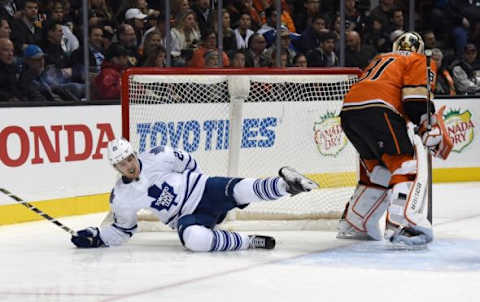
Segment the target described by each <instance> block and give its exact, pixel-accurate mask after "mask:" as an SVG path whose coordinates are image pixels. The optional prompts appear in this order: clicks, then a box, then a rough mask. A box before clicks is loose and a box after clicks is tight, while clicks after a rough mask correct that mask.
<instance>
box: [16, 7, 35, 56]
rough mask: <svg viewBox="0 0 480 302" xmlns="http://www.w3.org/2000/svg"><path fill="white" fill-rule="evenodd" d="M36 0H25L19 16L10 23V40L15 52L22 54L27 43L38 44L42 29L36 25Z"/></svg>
mask: <svg viewBox="0 0 480 302" xmlns="http://www.w3.org/2000/svg"><path fill="white" fill-rule="evenodd" d="M37 18H38V1H37V0H26V1H25V2H24V4H23V7H22V14H21V17H19V18H16V19H15V20H14V22H13V23H12V24H11V25H12V35H11V36H12V41H13V44H14V45H15V53H16V54H17V55H22V53H23V50H24V49H25V47H27V45H28V44H37V45H38V44H40V42H41V41H42V29H41V28H40V27H39V26H38V25H37V23H36V21H37Z"/></svg>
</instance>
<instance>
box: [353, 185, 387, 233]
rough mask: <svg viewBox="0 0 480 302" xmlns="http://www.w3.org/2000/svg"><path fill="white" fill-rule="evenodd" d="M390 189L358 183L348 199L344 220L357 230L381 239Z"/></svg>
mask: <svg viewBox="0 0 480 302" xmlns="http://www.w3.org/2000/svg"><path fill="white" fill-rule="evenodd" d="M389 195H390V190H387V189H384V188H379V187H373V186H365V185H361V184H359V185H358V186H357V188H356V190H355V192H354V193H353V196H352V199H351V200H350V203H349V206H348V209H347V212H346V215H345V221H347V222H348V224H350V225H351V226H352V227H353V228H354V229H355V230H357V231H358V232H366V233H367V234H368V236H370V237H371V238H372V239H374V240H382V239H383V236H384V232H385V213H386V210H387V208H388V201H389V199H390V198H389Z"/></svg>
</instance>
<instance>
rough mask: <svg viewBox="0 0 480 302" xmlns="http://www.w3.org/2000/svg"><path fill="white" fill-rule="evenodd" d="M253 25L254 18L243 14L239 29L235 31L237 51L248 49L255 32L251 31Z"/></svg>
mask: <svg viewBox="0 0 480 302" xmlns="http://www.w3.org/2000/svg"><path fill="white" fill-rule="evenodd" d="M251 24H252V18H251V17H250V15H249V14H246V13H244V14H242V15H241V16H240V20H239V21H238V27H237V28H235V30H234V31H233V32H234V34H235V39H236V45H237V49H246V48H248V43H247V41H248V40H249V39H250V37H251V36H252V35H253V30H251V29H250V27H251Z"/></svg>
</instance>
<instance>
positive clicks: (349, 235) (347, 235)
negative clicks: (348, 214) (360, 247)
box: [337, 219, 372, 240]
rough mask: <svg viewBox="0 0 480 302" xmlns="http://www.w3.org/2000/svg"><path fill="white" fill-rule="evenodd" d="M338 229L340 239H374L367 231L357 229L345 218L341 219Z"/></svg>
mask: <svg viewBox="0 0 480 302" xmlns="http://www.w3.org/2000/svg"><path fill="white" fill-rule="evenodd" d="M337 230H338V232H337V238H338V239H355V240H372V238H371V237H370V236H368V235H367V232H360V231H357V230H356V229H355V228H354V227H352V226H351V225H350V224H349V223H348V222H347V221H346V220H345V219H340V221H339V223H338V228H337Z"/></svg>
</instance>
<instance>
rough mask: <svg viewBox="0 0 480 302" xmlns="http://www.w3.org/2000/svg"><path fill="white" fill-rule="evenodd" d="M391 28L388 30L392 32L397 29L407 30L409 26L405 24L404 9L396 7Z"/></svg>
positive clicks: (393, 11) (391, 20)
mask: <svg viewBox="0 0 480 302" xmlns="http://www.w3.org/2000/svg"><path fill="white" fill-rule="evenodd" d="M390 24H391V26H390V28H389V29H388V31H389V32H390V33H391V32H393V31H395V30H402V31H406V30H407V27H406V24H405V18H404V15H403V11H402V10H401V9H399V8H395V9H393V10H392V18H391V19H390Z"/></svg>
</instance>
